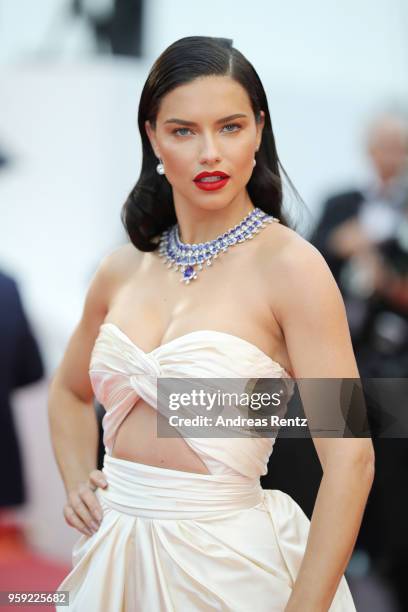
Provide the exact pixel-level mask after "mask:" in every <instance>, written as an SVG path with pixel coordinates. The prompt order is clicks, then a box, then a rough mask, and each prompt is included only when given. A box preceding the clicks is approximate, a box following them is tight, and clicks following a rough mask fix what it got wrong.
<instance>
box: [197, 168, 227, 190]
mask: <svg viewBox="0 0 408 612" xmlns="http://www.w3.org/2000/svg"><path fill="white" fill-rule="evenodd" d="M207 177H213V178H210V179H208V178H207ZM229 178H230V177H229V176H228V174H225V172H221V171H220V170H216V171H214V172H200V174H197V176H196V177H195V178H194V183H195V184H196V185H197V187H198V188H199V189H202V190H204V191H214V190H215V189H221V188H222V187H224V185H226V184H227V183H228V179H229ZM202 179H204V180H202Z"/></svg>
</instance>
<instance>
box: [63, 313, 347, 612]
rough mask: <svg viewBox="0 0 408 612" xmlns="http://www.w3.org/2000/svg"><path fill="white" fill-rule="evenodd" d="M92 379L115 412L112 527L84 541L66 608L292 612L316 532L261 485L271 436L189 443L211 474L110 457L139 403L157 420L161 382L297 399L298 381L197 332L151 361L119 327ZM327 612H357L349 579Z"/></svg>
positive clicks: (252, 350) (110, 426)
mask: <svg viewBox="0 0 408 612" xmlns="http://www.w3.org/2000/svg"><path fill="white" fill-rule="evenodd" d="M90 377H91V381H92V386H93V389H94V392H95V396H96V397H97V399H98V400H99V401H100V402H101V403H102V404H103V406H104V407H105V409H106V415H105V417H104V420H103V427H104V444H105V449H106V454H105V459H104V467H103V471H104V473H105V475H106V478H107V481H108V486H107V488H106V489H97V496H98V499H99V501H100V503H101V506H102V509H103V514H104V516H103V520H102V523H101V525H100V527H99V529H98V531H97V532H96V533H95V534H93V535H92V536H90V537H88V536H85V535H83V536H81V537H80V538H79V540H78V541H77V542H76V544H75V546H74V549H73V555H72V560H73V569H72V571H71V572H70V573H69V575H68V576H67V577H66V578H65V579H64V581H63V582H62V584H61V585H60V586H59V587H58V590H68V591H69V592H70V606H69V608H68V609H69V610H73V611H75V612H82V611H86V610H92V611H93V612H122V611H123V612H145V611H147V610H149V612H184V611H189V612H199V611H200V612H201V611H213V610H219V611H222V612H241V611H242V612H247V611H248V610H249V609H252V610H254V612H283V611H284V609H285V605H286V603H287V601H288V599H289V597H290V594H291V591H292V589H293V586H294V582H295V580H296V576H297V573H298V571H299V567H300V564H301V562H302V558H303V554H304V550H305V547H306V542H307V537H308V532H309V525H310V523H309V520H308V518H307V517H306V515H305V514H304V512H303V511H302V509H301V508H300V506H299V505H298V504H297V503H296V502H295V501H294V500H293V499H292V498H291V497H290V496H289V495H287V494H286V493H284V492H282V491H279V490H263V489H262V488H261V486H260V481H259V478H260V476H261V475H263V474H266V472H267V463H268V459H269V456H270V454H271V452H272V449H273V443H274V438H273V437H272V438H271V437H265V438H262V437H230V438H218V437H211V438H198V437H197V438H185V442H186V443H187V444H189V445H190V447H191V448H192V449H193V450H194V451H195V452H196V453H197V455H198V456H199V457H200V459H201V460H202V461H203V463H204V464H205V465H206V466H207V469H208V472H209V473H208V474H197V473H192V472H183V471H179V470H172V469H167V468H161V467H156V466H150V465H145V464H142V463H137V462H133V461H127V460H123V459H118V458H115V457H112V455H111V451H112V447H113V444H114V439H115V436H116V434H117V431H118V428H119V427H120V424H121V423H122V421H123V420H124V419H125V417H126V415H127V414H128V413H129V411H130V410H132V409H137V401H138V399H139V398H143V399H144V400H145V401H146V402H148V403H149V404H150V405H151V406H153V407H155V408H156V409H158V398H157V379H158V378H159V377H175V378H180V377H181V378H237V384H239V383H238V381H240V380H243V381H245V380H248V378H276V379H280V381H281V382H282V383H283V384H284V386H285V387H286V388H287V390H288V397H290V395H291V392H292V391H293V384H294V383H293V380H292V379H291V376H290V374H289V373H288V372H287V371H286V370H285V369H284V368H283V367H282V366H281V365H280V364H278V363H277V362H275V361H273V360H272V359H271V358H270V357H269V356H268V355H266V354H265V353H264V352H263V351H262V350H261V349H259V348H258V347H256V346H255V345H253V344H251V343H250V342H247V341H246V340H244V339H242V338H239V337H237V336H233V335H231V334H228V333H224V332H218V331H213V330H199V331H196V332H191V333H189V334H185V335H184V336H181V337H179V338H176V339H174V340H172V341H170V342H167V343H165V344H163V345H161V346H160V347H158V348H157V349H155V350H153V351H151V352H150V353H145V352H144V351H143V350H142V349H141V348H139V347H138V346H137V345H135V344H134V343H133V342H132V341H131V340H130V338H129V337H128V336H127V335H126V334H125V333H124V332H123V331H121V330H120V329H119V328H118V327H117V326H116V325H114V324H112V323H105V324H103V325H102V326H101V329H100V333H99V335H98V338H97V340H96V343H95V347H94V350H93V352H92V356H91V363H90ZM317 579H318V577H317ZM65 609H66V608H65ZM57 610H61V611H62V610H63V608H62V607H57ZM329 612H355V606H354V603H353V600H352V597H351V594H350V591H349V587H348V585H347V582H346V580H345V577H344V576H342V578H341V580H340V583H339V585H338V588H337V591H336V594H335V596H334V599H333V602H332V604H331V606H330V609H329Z"/></svg>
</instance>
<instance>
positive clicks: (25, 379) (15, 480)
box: [0, 272, 44, 518]
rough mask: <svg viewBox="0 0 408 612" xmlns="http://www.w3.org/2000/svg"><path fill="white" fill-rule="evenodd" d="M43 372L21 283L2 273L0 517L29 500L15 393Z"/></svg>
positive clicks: (0, 321)
mask: <svg viewBox="0 0 408 612" xmlns="http://www.w3.org/2000/svg"><path fill="white" fill-rule="evenodd" d="M43 375H44V367H43V362H42V359H41V355H40V352H39V349H38V346H37V343H36V340H35V338H34V336H33V333H32V331H31V329H30V325H29V322H28V320H27V317H26V314H25V312H24V308H23V305H22V302H21V298H20V294H19V291H18V287H17V284H16V282H15V281H14V280H13V279H12V278H11V277H10V276H8V275H6V274H4V273H2V272H0V466H1V469H0V518H1V515H2V511H4V510H6V509H7V508H11V507H15V506H19V505H21V504H23V503H24V502H25V501H26V490H25V484H24V475H23V467H22V460H21V452H20V445H19V441H18V437H17V432H16V428H15V423H14V419H13V413H12V407H11V403H10V396H11V392H12V391H13V390H14V389H18V388H19V387H23V386H25V385H28V384H30V383H34V382H36V381H38V380H40V379H41V378H42V377H43Z"/></svg>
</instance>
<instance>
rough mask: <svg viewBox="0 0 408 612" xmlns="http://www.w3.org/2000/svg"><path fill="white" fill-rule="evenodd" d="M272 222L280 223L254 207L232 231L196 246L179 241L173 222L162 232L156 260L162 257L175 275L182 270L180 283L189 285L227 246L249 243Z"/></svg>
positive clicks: (224, 251) (177, 231)
mask: <svg viewBox="0 0 408 612" xmlns="http://www.w3.org/2000/svg"><path fill="white" fill-rule="evenodd" d="M273 221H276V222H277V223H279V219H277V218H276V217H272V215H268V214H267V213H265V212H264V211H263V210H261V209H260V208H258V207H255V208H254V209H253V210H252V211H251V212H250V213H249V214H248V215H247V216H246V217H245V218H244V219H243V220H242V221H241V223H238V225H236V226H235V227H233V228H232V229H230V230H228V231H227V232H225V233H223V234H220V235H219V236H217V238H214V240H209V241H208V242H200V243H198V244H188V243H184V242H181V240H180V234H179V228H178V223H176V224H175V225H173V226H172V227H170V228H169V229H166V230H164V232H162V234H161V237H160V241H159V257H163V263H165V264H166V265H167V267H168V268H173V269H174V270H176V272H178V270H179V268H181V272H182V276H181V279H180V282H184V283H185V284H186V285H188V284H189V283H190V281H192V280H194V279H196V278H198V271H201V270H203V264H204V263H205V264H206V266H207V267H210V266H211V265H212V260H213V259H216V258H217V257H218V255H219V253H226V252H227V251H228V248H229V247H230V246H234V245H235V244H237V243H238V242H245V240H251V239H252V238H253V237H254V234H257V233H258V232H259V231H260V230H261V229H262V228H263V227H265V226H266V224H267V223H272V222H273ZM195 268H197V269H195Z"/></svg>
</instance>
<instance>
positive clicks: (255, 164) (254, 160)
mask: <svg viewBox="0 0 408 612" xmlns="http://www.w3.org/2000/svg"><path fill="white" fill-rule="evenodd" d="M254 166H256V159H255V157H254Z"/></svg>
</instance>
